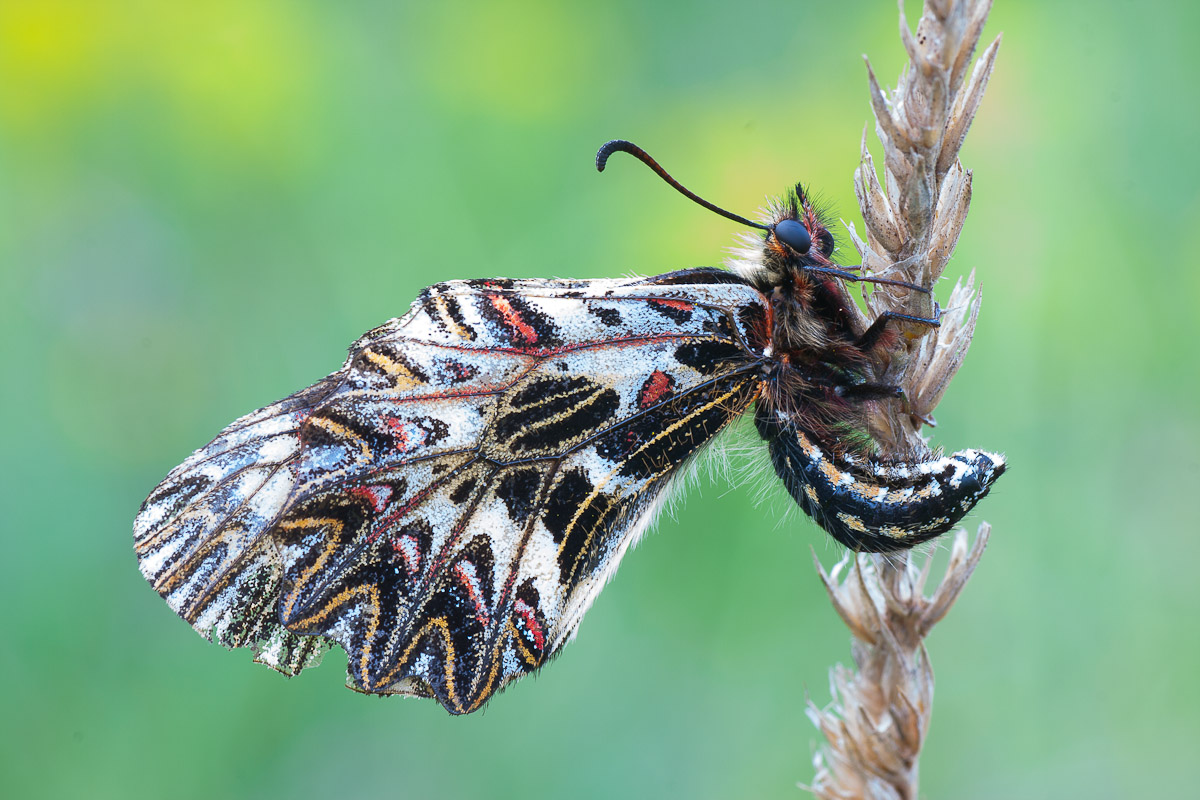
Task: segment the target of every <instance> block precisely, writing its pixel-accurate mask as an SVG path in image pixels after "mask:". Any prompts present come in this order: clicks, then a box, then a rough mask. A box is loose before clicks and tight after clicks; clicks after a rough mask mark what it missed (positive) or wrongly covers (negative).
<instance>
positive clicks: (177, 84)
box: [0, 0, 320, 162]
mask: <svg viewBox="0 0 1200 800" xmlns="http://www.w3.org/2000/svg"><path fill="white" fill-rule="evenodd" d="M316 28H317V26H316V25H312V24H310V23H309V21H308V20H307V19H306V17H305V14H304V10H303V8H302V7H299V6H297V5H294V4H287V3H284V2H281V0H256V1H251V0H240V1H237V2H235V0H206V1H205V2H204V3H186V2H184V3H175V2H150V1H149V0H124V1H123V2H105V3H99V2H94V3H93V2H87V0H77V2H68V1H66V0H3V2H0V81H2V85H3V86H4V91H3V92H0V124H3V125H4V126H5V127H6V128H7V129H8V130H9V132H10V133H13V134H16V135H17V136H22V137H29V138H30V139H35V138H41V139H44V138H46V137H49V138H51V139H55V138H61V137H69V136H71V135H72V132H73V130H74V128H75V127H76V126H75V123H77V122H78V123H82V124H86V123H87V122H88V121H96V122H99V123H106V122H107V123H111V119H112V118H114V117H117V118H121V119H123V120H125V121H124V122H123V123H122V127H123V128H124V129H126V130H129V131H131V132H132V131H134V130H136V129H139V128H143V127H145V128H149V129H150V130H151V131H153V132H154V133H155V134H162V135H165V137H166V139H167V140H168V141H169V142H173V143H174V144H175V145H176V146H177V147H181V148H182V149H185V150H192V149H196V148H198V149H199V150H200V151H201V152H203V151H204V150H208V149H216V150H218V151H220V154H221V155H222V156H234V157H235V158H236V157H241V158H246V157H249V158H252V159H256V160H264V161H267V162H271V161H278V160H279V159H281V158H283V159H287V158H288V154H287V144H288V142H289V141H294V139H295V137H294V136H292V134H293V133H294V131H295V130H296V128H297V125H298V123H299V122H300V121H301V119H303V118H305V117H307V116H308V114H309V113H311V110H310V108H309V105H310V90H309V88H308V87H309V86H311V85H312V80H311V78H312V71H313V70H312V69H311V66H310V65H311V64H312V61H313V59H314V54H316V53H319V52H320V48H319V47H317V42H316V39H317V36H316V35H315V29H316Z"/></svg>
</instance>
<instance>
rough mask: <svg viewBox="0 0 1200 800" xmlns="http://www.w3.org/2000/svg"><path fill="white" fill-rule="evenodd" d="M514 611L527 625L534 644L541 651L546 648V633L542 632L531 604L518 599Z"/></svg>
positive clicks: (526, 627) (526, 628) (514, 604)
mask: <svg viewBox="0 0 1200 800" xmlns="http://www.w3.org/2000/svg"><path fill="white" fill-rule="evenodd" d="M513 611H515V612H516V613H517V615H518V616H519V617H520V618H521V621H522V622H524V623H525V630H527V631H529V635H530V636H532V637H533V644H534V646H535V647H537V649H538V650H539V651H541V650H543V649H545V647H546V632H545V631H543V630H542V626H541V625H540V624H539V623H538V621H537V614H535V613H534V611H533V609H532V608H530V607H529V604H528V603H526V602H525V601H524V600H521V599H520V598H517V601H516V602H515V603H513Z"/></svg>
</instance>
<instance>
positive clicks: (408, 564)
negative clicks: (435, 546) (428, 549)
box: [392, 536, 421, 577]
mask: <svg viewBox="0 0 1200 800" xmlns="http://www.w3.org/2000/svg"><path fill="white" fill-rule="evenodd" d="M392 550H394V551H395V552H396V555H398V556H400V558H402V559H403V560H404V569H405V570H407V571H408V574H409V577H415V576H416V575H417V574H419V572H420V570H421V543H420V542H418V541H417V538H416V537H415V536H401V537H400V538H398V539H395V540H394V541H393V542H392Z"/></svg>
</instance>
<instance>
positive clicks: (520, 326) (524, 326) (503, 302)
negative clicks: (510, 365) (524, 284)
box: [488, 294, 538, 344]
mask: <svg viewBox="0 0 1200 800" xmlns="http://www.w3.org/2000/svg"><path fill="white" fill-rule="evenodd" d="M488 300H489V301H491V304H492V308H494V309H496V311H498V312H499V313H500V317H501V319H503V320H504V324H505V325H507V326H508V327H509V328H511V329H512V330H513V333H515V334H516V335H517V336H518V337H520V338H521V339H523V340H524V341H525V342H526V343H527V344H537V340H538V334H537V331H535V330H534V329H533V328H532V327H531V326H530V325H529V323H528V322H526V321H525V320H524V319H522V318H521V313H520V312H519V311H517V310H516V309H515V308H513V306H512V303H510V302H508V298H507V297H503V296H501V295H498V294H492V295H488Z"/></svg>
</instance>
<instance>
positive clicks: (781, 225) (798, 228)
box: [775, 219, 812, 255]
mask: <svg viewBox="0 0 1200 800" xmlns="http://www.w3.org/2000/svg"><path fill="white" fill-rule="evenodd" d="M775 238H776V239H778V240H779V241H781V242H783V243H784V244H786V245H787V246H788V247H790V248H792V249H793V250H795V251H796V252H797V253H799V254H800V255H804V254H805V253H807V252H808V248H810V247H812V237H811V236H809V235H808V228H805V227H804V226H803V225H801V224H800V223H799V222H797V221H796V220H794V219H785V220H783V221H781V222H778V223H776V225H775Z"/></svg>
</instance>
